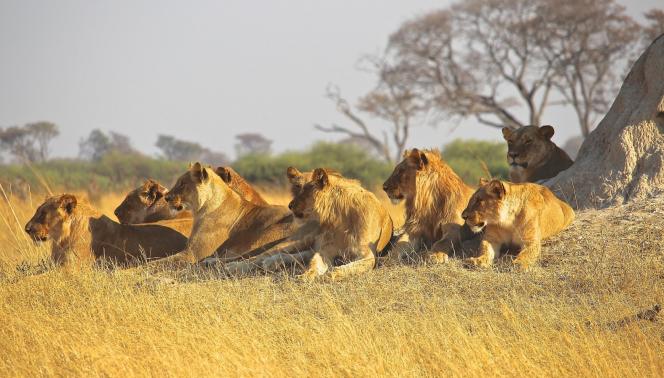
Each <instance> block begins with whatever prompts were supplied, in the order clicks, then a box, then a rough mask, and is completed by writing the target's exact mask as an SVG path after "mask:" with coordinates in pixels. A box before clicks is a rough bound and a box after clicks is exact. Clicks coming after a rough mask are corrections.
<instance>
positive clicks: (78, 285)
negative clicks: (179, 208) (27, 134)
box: [0, 195, 664, 377]
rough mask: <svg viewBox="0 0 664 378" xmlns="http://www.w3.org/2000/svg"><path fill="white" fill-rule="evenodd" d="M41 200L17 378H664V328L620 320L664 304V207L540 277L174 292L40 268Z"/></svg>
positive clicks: (442, 276)
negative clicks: (381, 377) (36, 377)
mask: <svg viewBox="0 0 664 378" xmlns="http://www.w3.org/2000/svg"><path fill="white" fill-rule="evenodd" d="M285 198H286V197H285V196H277V197H273V198H271V200H272V201H275V202H282V203H283V202H284V201H285ZM40 200H41V198H39V199H33V201H32V203H30V201H29V200H28V201H24V202H20V201H12V206H9V205H8V203H6V201H5V202H4V203H2V204H0V218H1V219H0V243H2V245H3V246H4V247H3V249H2V253H1V254H0V376H3V377H4V376H34V375H61V376H62V375H66V376H135V375H155V376H156V375H159V376H183V375H186V376H219V375H221V376H228V375H231V376H250V375H260V376H374V375H388V376H434V375H435V376H439V375H443V376H485V375H491V376H559V375H563V376H662V375H663V374H664V357H663V356H664V322H663V321H662V320H661V319H660V320H659V321H656V322H651V321H647V320H636V321H633V322H625V323H620V322H619V320H621V319H623V318H625V317H629V316H632V315H634V314H635V313H637V312H638V311H640V310H642V309H645V308H648V307H652V305H653V304H655V303H662V302H664V240H663V238H662V235H663V231H664V216H663V215H664V200H663V199H659V200H650V201H646V202H642V203H637V204H633V205H629V206H625V207H620V208H613V209H608V210H605V211H601V212H598V211H589V212H583V213H580V214H578V217H577V218H578V219H577V220H576V221H575V223H574V224H573V225H572V227H571V228H570V229H568V230H567V231H565V232H564V233H563V234H561V235H559V236H558V237H556V238H555V239H554V240H550V241H548V242H547V243H546V245H545V247H544V252H543V256H542V259H541V263H540V264H539V265H538V266H537V267H535V268H534V269H533V270H532V271H530V272H527V273H517V272H512V271H510V270H509V269H508V268H506V267H503V266H500V265H499V266H497V267H496V268H494V269H492V270H468V269H464V268H463V267H461V265H460V264H459V263H458V262H452V263H450V264H448V265H444V266H423V265H418V266H384V267H381V268H379V269H377V270H375V271H373V272H372V273H370V274H367V275H365V276H362V277H357V278H353V279H349V280H347V281H344V282H336V283H329V282H320V283H300V282H298V281H296V280H294V279H292V278H291V277H289V276H288V275H285V274H284V275H275V276H257V277H251V278H243V279H227V278H224V277H223V276H221V275H220V274H218V273H217V272H214V271H205V270H202V269H191V270H188V271H180V272H163V273H160V274H159V275H158V276H157V277H161V276H164V277H171V278H175V279H176V283H175V284H165V283H163V282H162V281H161V280H158V279H154V278H153V277H155V276H152V275H148V274H147V273H145V272H142V271H140V270H139V271H136V272H124V271H120V272H117V271H110V270H91V271H86V272H67V271H63V270H60V269H48V267H47V266H45V265H44V264H41V265H40V264H39V261H40V260H41V259H42V258H44V257H45V256H46V254H47V249H46V248H45V247H35V246H34V245H33V244H32V243H31V242H29V241H27V240H26V238H25V237H24V235H23V232H22V226H23V224H24V223H25V221H26V220H27V219H28V218H29V217H30V216H31V213H32V211H33V210H34V206H36V205H37V204H38V202H40ZM118 202H119V196H117V195H116V196H106V197H104V198H102V199H101V203H100V207H101V208H102V209H103V210H104V211H105V212H106V213H108V214H111V211H112V208H113V206H114V205H115V204H117V203H118ZM388 206H390V208H391V211H392V212H393V214H394V215H395V218H396V219H398V220H400V219H401V212H400V209H399V208H396V207H392V206H391V205H388ZM35 273H42V274H35Z"/></svg>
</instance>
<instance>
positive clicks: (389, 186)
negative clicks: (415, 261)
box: [383, 149, 473, 262]
mask: <svg viewBox="0 0 664 378" xmlns="http://www.w3.org/2000/svg"><path fill="white" fill-rule="evenodd" d="M383 190H384V191H385V193H386V194H387V196H388V197H389V198H390V199H391V200H392V202H393V203H397V202H399V201H402V200H405V201H406V206H405V207H406V220H405V224H404V229H405V234H404V236H403V237H402V238H401V240H400V241H399V243H398V245H397V250H398V251H399V252H398V253H401V254H408V252H412V251H414V252H416V253H426V251H431V252H432V253H431V255H430V259H431V261H433V262H440V261H445V260H446V257H447V255H448V254H449V253H450V251H449V248H447V247H446V248H444V249H443V248H442V247H441V246H442V245H447V243H445V242H444V239H445V240H450V238H452V237H454V236H458V235H459V231H460V225H462V224H463V219H462V218H461V212H462V211H463V209H464V208H465V206H466V204H467V203H468V199H469V198H470V196H471V195H472V194H473V189H472V188H470V187H469V186H468V185H466V184H465V183H464V182H463V180H461V178H460V177H459V176H458V175H457V174H456V173H455V172H454V171H453V170H452V168H450V166H448V165H447V164H446V163H445V161H443V159H442V158H441V156H440V152H438V151H437V150H422V151H420V150H418V149H413V150H411V151H406V152H405V153H404V159H403V160H402V161H401V162H400V163H399V164H397V166H396V167H395V168H394V171H393V172H392V175H391V176H390V177H389V178H388V179H387V181H385V184H383ZM437 243H438V244H437Z"/></svg>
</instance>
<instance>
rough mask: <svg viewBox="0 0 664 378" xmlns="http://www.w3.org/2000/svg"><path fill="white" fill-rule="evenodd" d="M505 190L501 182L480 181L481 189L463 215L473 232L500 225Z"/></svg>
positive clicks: (470, 201)
mask: <svg viewBox="0 0 664 378" xmlns="http://www.w3.org/2000/svg"><path fill="white" fill-rule="evenodd" d="M505 190H506V189H505V185H503V183H502V182H500V181H499V180H491V181H489V182H486V181H484V180H481V181H480V188H479V189H477V191H476V192H475V193H474V194H473V196H472V197H470V200H469V201H468V206H467V207H466V209H465V210H464V211H463V212H462V213H461V217H462V218H463V219H464V220H465V222H466V225H468V227H470V229H471V230H472V231H473V232H475V233H477V232H480V231H482V230H483V229H484V227H486V225H487V224H496V223H500V220H501V218H502V208H503V198H504V197H505V193H506V191H505Z"/></svg>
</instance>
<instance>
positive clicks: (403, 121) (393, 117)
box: [315, 56, 426, 162]
mask: <svg viewBox="0 0 664 378" xmlns="http://www.w3.org/2000/svg"><path fill="white" fill-rule="evenodd" d="M365 62H367V63H368V64H369V65H370V67H371V70H372V72H375V73H376V74H377V75H378V78H379V79H378V84H377V85H376V87H375V88H374V89H373V90H372V91H371V92H369V93H367V94H366V95H364V96H363V97H362V98H360V99H359V100H358V102H357V104H356V106H355V108H354V107H353V106H351V104H350V103H349V102H348V101H347V100H346V99H345V98H343V97H342V96H341V92H340V90H339V88H337V87H334V86H328V88H327V98H329V99H330V100H332V101H333V102H334V103H335V104H336V106H337V110H338V111H339V112H340V113H341V114H343V115H344V116H345V117H346V119H347V120H349V121H351V123H352V124H353V127H352V128H351V127H344V126H340V125H338V124H332V125H331V126H321V125H315V127H316V128H317V129H318V130H321V131H324V132H332V133H341V134H345V135H346V136H347V137H348V138H351V139H352V140H355V141H363V142H364V143H366V144H368V145H370V146H371V147H373V149H374V150H375V152H376V153H377V154H378V156H381V157H382V158H383V159H385V161H388V162H395V161H398V160H399V159H400V157H401V153H402V152H403V150H404V149H405V147H406V143H407V141H408V138H409V137H410V132H411V129H412V127H413V125H414V124H415V121H416V120H417V118H418V117H419V116H421V114H422V113H423V112H424V111H425V110H426V106H425V105H424V104H423V103H422V99H421V98H420V97H419V96H418V95H417V93H416V92H415V91H414V90H413V88H412V78H411V77H409V74H410V72H409V71H407V70H403V69H402V68H400V67H396V66H392V65H390V64H389V63H388V62H387V61H386V60H385V59H384V58H383V57H375V56H374V57H366V58H365ZM360 113H362V114H364V115H365V116H368V117H371V118H375V119H378V120H380V121H382V122H383V123H384V124H386V125H387V130H385V129H383V130H382V132H381V134H382V135H381V137H378V136H376V132H375V129H374V128H371V127H370V126H369V124H368V122H367V121H366V120H365V117H364V116H362V115H360ZM392 145H393V146H394V150H393V149H392V148H391V146H392Z"/></svg>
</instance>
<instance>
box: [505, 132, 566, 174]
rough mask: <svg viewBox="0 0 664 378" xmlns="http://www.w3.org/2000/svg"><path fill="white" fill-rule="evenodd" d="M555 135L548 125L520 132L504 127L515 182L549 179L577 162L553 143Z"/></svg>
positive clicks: (508, 161)
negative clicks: (552, 139)
mask: <svg viewBox="0 0 664 378" xmlns="http://www.w3.org/2000/svg"><path fill="white" fill-rule="evenodd" d="M554 132H555V130H554V128H553V127H552V126H548V125H546V126H542V127H537V126H523V127H521V128H519V129H517V130H512V129H510V128H507V127H505V128H503V137H504V138H505V140H506V141H507V163H508V164H509V165H510V180H511V181H512V182H515V183H519V182H537V181H539V180H544V179H549V178H552V177H555V176H556V175H558V173H560V172H562V171H564V170H566V169H567V168H569V167H570V166H571V165H572V164H573V163H574V162H573V161H572V159H570V157H569V155H567V153H566V152H565V151H563V150H562V149H561V148H559V147H558V146H556V144H555V143H553V142H552V141H551V137H553V134H554Z"/></svg>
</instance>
